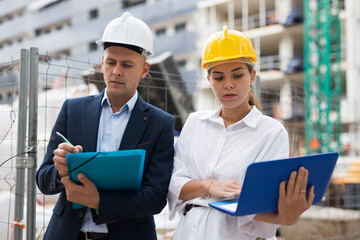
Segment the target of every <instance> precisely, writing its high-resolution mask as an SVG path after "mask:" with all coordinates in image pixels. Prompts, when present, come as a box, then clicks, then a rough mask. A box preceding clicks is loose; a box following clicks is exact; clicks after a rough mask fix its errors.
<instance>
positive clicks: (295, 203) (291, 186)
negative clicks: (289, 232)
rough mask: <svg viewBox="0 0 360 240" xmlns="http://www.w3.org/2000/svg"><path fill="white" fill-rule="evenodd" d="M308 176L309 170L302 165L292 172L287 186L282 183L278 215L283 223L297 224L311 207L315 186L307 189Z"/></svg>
mask: <svg viewBox="0 0 360 240" xmlns="http://www.w3.org/2000/svg"><path fill="white" fill-rule="evenodd" d="M308 176H309V171H308V170H306V169H305V168H304V167H300V168H299V170H298V172H297V173H296V172H292V173H291V175H290V179H289V181H288V183H287V186H285V185H286V183H285V182H281V183H280V187H279V201H278V217H279V221H280V223H281V225H293V224H295V223H296V222H297V221H298V220H299V218H300V215H301V214H302V213H303V212H305V211H306V210H308V209H309V208H310V207H311V205H312V202H313V201H314V197H315V194H314V186H311V187H310V189H309V190H307V180H308ZM285 188H286V189H285ZM306 192H308V196H307V197H306Z"/></svg>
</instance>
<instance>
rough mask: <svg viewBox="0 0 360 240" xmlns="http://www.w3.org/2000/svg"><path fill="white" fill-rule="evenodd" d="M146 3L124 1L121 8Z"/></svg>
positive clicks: (130, 0)
mask: <svg viewBox="0 0 360 240" xmlns="http://www.w3.org/2000/svg"><path fill="white" fill-rule="evenodd" d="M142 3H146V0H124V1H123V8H128V7H132V6H135V5H138V4H142Z"/></svg>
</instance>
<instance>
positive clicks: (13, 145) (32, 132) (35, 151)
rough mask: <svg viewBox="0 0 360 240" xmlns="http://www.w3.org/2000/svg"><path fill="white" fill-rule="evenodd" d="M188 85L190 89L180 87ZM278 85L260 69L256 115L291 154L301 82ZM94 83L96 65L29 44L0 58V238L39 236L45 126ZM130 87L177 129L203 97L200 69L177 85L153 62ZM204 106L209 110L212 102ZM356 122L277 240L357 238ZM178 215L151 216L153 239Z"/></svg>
mask: <svg viewBox="0 0 360 240" xmlns="http://www.w3.org/2000/svg"><path fill="white" fill-rule="evenodd" d="M99 59H100V56H99ZM38 61H39V62H38ZM156 64H157V63H156ZM156 64H154V65H155V66H156ZM167 65H168V64H167ZM20 78H21V79H22V81H19V79H20ZM24 79H25V80H24ZM189 84H190V85H196V86H197V87H196V89H197V90H196V91H195V92H189V91H187V87H186V86H189ZM29 85H30V87H29ZM283 85H284V84H283V82H281V81H280V82H279V81H266V82H262V81H261V74H260V85H257V87H258V88H257V89H258V90H257V93H258V95H259V96H260V97H261V101H262V106H263V111H264V113H265V114H268V115H270V116H273V117H274V118H277V119H279V120H280V121H282V123H283V124H284V126H285V127H286V128H287V130H288V132H289V137H290V152H291V155H292V156H295V155H304V154H306V148H305V141H304V136H305V134H304V131H305V130H304V119H303V117H304V109H305V106H304V91H303V84H302V83H301V81H300V82H293V83H291V84H290V85H288V87H289V88H290V89H289V90H290V91H288V92H291V93H292V97H291V99H290V98H287V97H286V96H283V94H284V93H283V92H282V91H280V89H282V88H283V87H284V86H283ZM102 88H103V80H102V74H101V72H100V68H99V65H98V64H97V63H91V62H88V61H81V60H74V59H71V58H68V57H62V56H51V55H48V54H43V53H39V52H38V51H37V49H34V48H32V49H30V51H29V50H22V55H21V59H19V60H14V61H12V62H10V63H9V62H8V63H0V93H1V94H2V95H1V98H0V103H1V104H0V119H1V124H0V206H1V207H0V209H1V210H0V239H6V240H10V239H11V240H12V239H42V236H43V234H44V232H45V230H46V227H47V224H48V221H49V219H50V216H51V214H52V208H53V206H54V204H55V202H56V200H57V197H58V195H54V196H45V195H43V194H41V193H40V192H39V190H38V189H37V188H36V187H35V183H34V173H35V170H36V167H37V166H39V165H40V164H41V162H42V159H43V156H44V154H45V150H46V146H47V144H48V141H49V136H50V132H51V130H52V126H53V125H54V123H55V120H56V118H57V114H58V112H59V110H60V107H61V105H62V103H63V101H64V100H65V99H67V98H72V97H79V96H86V95H90V94H96V93H98V92H99V91H101V89H102ZM138 91H139V93H140V95H141V96H142V97H143V98H144V99H145V100H146V101H148V102H150V103H152V104H154V105H157V106H159V107H160V108H162V109H164V110H165V111H168V112H170V113H171V114H173V115H175V117H176V118H177V122H179V123H180V124H179V125H177V130H178V131H180V130H181V125H182V124H183V122H184V121H185V119H186V117H187V115H188V113H189V112H191V111H194V110H196V109H199V108H200V105H202V106H203V105H204V104H202V103H201V101H203V100H202V95H203V94H204V93H207V94H211V90H210V88H209V85H208V84H207V82H206V80H204V79H202V77H201V76H200V74H199V76H196V77H194V78H193V79H187V83H186V84H185V82H184V80H183V78H182V75H180V74H179V73H178V72H177V71H176V69H175V71H174V72H171V71H170V72H169V71H166V69H164V67H163V66H161V65H158V68H153V69H152V70H151V72H150V77H147V78H146V79H144V80H142V81H141V83H140V85H139V88H138ZM4 93H5V94H4ZM348 101H351V100H348ZM205 105H206V106H208V107H210V108H215V107H217V106H218V103H217V102H216V101H212V102H211V103H208V102H207V103H206V104H205ZM357 109H359V108H357ZM357 109H355V110H354V109H352V111H354V112H353V113H352V114H354V115H357V116H359V114H360V111H359V110H357ZM289 112H291V113H290V114H289ZM36 122H37V124H36ZM359 125H360V123H356V122H355V123H344V126H345V133H344V134H343V137H342V141H343V143H342V144H343V148H344V153H343V156H341V157H340V159H339V160H338V164H337V166H336V169H335V171H334V174H333V177H332V180H331V182H330V184H329V187H328V189H327V192H326V194H325V195H326V199H325V200H324V201H322V202H321V203H320V204H318V205H317V206H313V207H312V208H311V209H310V210H309V211H307V212H306V213H305V214H303V216H302V217H301V219H300V221H299V222H298V223H297V224H296V225H294V226H291V227H281V228H280V231H279V236H278V238H279V239H339V240H340V239H360V211H359V209H360V196H359V194H360V181H357V179H356V176H359V175H360V174H359V173H358V172H357V171H359V170H358V169H360V162H359V161H360V159H358V158H357V157H358V156H359V155H358V154H359V152H358V149H353V148H352V147H351V146H352V145H351V142H352V141H353V139H358V137H357V132H358V131H359ZM349 146H350V147H349ZM354 176H355V177H354ZM179 217H180V216H177V217H176V218H175V220H173V221H171V222H170V221H169V220H168V209H167V207H166V208H165V209H164V210H163V212H162V213H160V214H158V215H156V216H155V222H156V226H157V231H158V237H159V239H171V233H172V231H173V229H174V228H175V227H176V224H177V221H178V220H179ZM23 226H25V228H24V229H22V228H21V227H23Z"/></svg>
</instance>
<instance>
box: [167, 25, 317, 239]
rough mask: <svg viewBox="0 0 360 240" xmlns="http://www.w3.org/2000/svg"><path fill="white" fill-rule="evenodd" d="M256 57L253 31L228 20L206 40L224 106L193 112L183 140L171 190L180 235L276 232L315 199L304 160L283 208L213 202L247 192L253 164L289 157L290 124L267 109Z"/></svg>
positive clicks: (207, 62)
mask: <svg viewBox="0 0 360 240" xmlns="http://www.w3.org/2000/svg"><path fill="white" fill-rule="evenodd" d="M255 61H256V54H255V51H254V49H253V46H252V44H251V41H250V40H249V38H247V37H246V36H245V35H244V34H242V33H241V32H238V31H232V30H229V31H228V30H227V28H226V26H225V27H224V29H223V31H221V32H218V33H216V34H214V35H212V36H210V37H209V38H208V39H207V41H206V43H205V47H204V51H203V58H202V67H203V68H204V69H206V70H207V71H208V76H207V78H208V81H209V83H210V85H211V88H212V90H213V92H214V94H215V96H216V98H217V99H218V101H219V102H220V104H221V105H220V107H219V108H218V109H217V110H215V111H200V112H196V113H192V114H190V116H189V118H188V120H187V121H186V123H185V125H184V127H183V130H182V132H181V135H180V138H179V139H178V141H177V144H176V147H175V162H174V170H173V175H172V178H171V182H170V187H169V194H168V199H169V206H170V212H171V213H170V219H172V218H173V217H174V215H175V212H176V211H178V212H179V213H180V214H182V217H181V220H180V222H179V223H178V226H177V228H176V230H175V232H174V239H175V240H176V239H186V240H190V239H194V240H195V239H196V240H201V239H242V240H247V239H249V240H250V239H256V238H257V237H261V238H267V239H276V238H275V232H276V229H277V228H278V227H279V225H292V224H294V223H296V222H297V220H298V219H299V217H300V215H301V214H302V213H303V212H304V211H305V210H307V209H308V208H309V207H310V206H311V203H312V202H313V199H314V193H313V187H311V188H310V189H309V190H308V198H306V191H304V190H306V186H307V176H308V172H307V170H306V169H304V168H303V167H302V168H300V169H299V171H298V172H293V173H292V174H291V176H290V178H289V180H288V182H287V185H286V186H285V182H282V183H281V184H280V186H279V192H280V193H279V201H278V209H279V210H278V212H270V213H260V214H256V215H248V216H242V217H234V216H231V215H228V214H224V213H222V212H220V211H217V210H215V209H212V208H210V207H208V203H209V202H212V201H216V200H222V199H228V198H233V197H235V196H236V195H239V194H240V191H241V185H242V182H243V180H244V175H245V171H246V168H247V167H248V166H249V164H251V163H253V162H260V161H268V160H274V159H281V158H287V157H288V156H289V142H288V134H287V132H286V130H285V128H284V127H283V126H282V124H281V123H279V122H278V121H276V120H274V119H273V118H270V117H268V116H264V115H263V114H262V113H261V112H260V111H259V106H258V103H257V100H256V97H255V95H254V93H253V92H252V89H251V85H252V84H253V83H254V79H255V75H256V72H255V70H254V68H253V63H254V62H255Z"/></svg>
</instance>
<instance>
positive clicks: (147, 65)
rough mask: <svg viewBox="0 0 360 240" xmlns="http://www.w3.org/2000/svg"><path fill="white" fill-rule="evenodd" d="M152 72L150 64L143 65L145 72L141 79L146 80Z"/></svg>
mask: <svg viewBox="0 0 360 240" xmlns="http://www.w3.org/2000/svg"><path fill="white" fill-rule="evenodd" d="M149 71H150V64H149V63H148V62H145V63H144V65H143V71H142V73H141V79H144V78H145V77H146V75H148V73H149Z"/></svg>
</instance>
